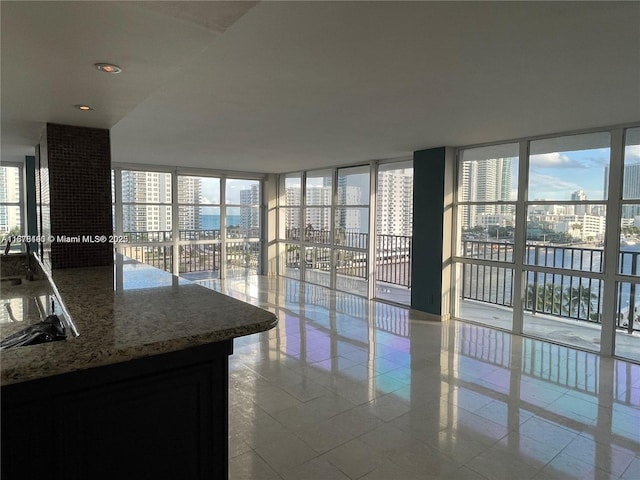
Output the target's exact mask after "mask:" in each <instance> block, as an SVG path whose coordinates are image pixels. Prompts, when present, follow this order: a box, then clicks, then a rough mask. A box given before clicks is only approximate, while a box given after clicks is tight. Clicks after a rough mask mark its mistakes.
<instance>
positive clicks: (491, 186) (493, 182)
mask: <svg viewBox="0 0 640 480" xmlns="http://www.w3.org/2000/svg"><path fill="white" fill-rule="evenodd" d="M513 160H514V159H513V158H494V159H487V160H469V161H464V162H462V163H461V172H460V180H461V181H460V183H459V184H460V189H461V191H460V200H461V201H463V202H487V203H493V202H497V201H508V200H511V190H512V186H513V179H512V173H511V172H512V162H513ZM511 210H512V207H511V206H510V205H495V204H489V205H469V206H468V207H466V208H464V209H463V214H462V226H463V227H467V228H471V227H474V226H476V225H479V224H481V222H480V221H479V219H480V218H481V217H483V216H487V215H491V216H493V215H496V214H503V215H510V214H511Z"/></svg>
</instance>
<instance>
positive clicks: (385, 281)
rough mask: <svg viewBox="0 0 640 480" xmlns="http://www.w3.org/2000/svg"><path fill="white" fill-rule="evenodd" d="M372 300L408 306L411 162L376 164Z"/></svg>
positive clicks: (409, 300) (411, 217) (411, 247)
mask: <svg viewBox="0 0 640 480" xmlns="http://www.w3.org/2000/svg"><path fill="white" fill-rule="evenodd" d="M375 218H376V225H375V232H376V237H375V242H376V243H375V256H376V265H375V267H376V272H375V281H376V285H375V297H376V298H378V299H381V300H388V301H392V302H395V303H400V304H403V305H409V304H410V303H411V254H412V250H413V242H412V239H413V162H412V161H411V160H409V161H405V162H393V163H385V164H380V165H378V177H377V188H376V216H375Z"/></svg>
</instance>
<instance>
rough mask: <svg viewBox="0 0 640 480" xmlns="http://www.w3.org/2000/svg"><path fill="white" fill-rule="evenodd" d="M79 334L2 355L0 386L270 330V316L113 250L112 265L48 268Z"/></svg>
mask: <svg viewBox="0 0 640 480" xmlns="http://www.w3.org/2000/svg"><path fill="white" fill-rule="evenodd" d="M51 277H52V280H53V283H54V285H55V287H56V288H57V290H58V293H59V296H60V300H61V301H62V303H63V304H64V306H65V307H66V313H68V314H69V316H70V318H71V320H72V321H73V323H74V324H75V326H76V328H77V330H78V332H79V336H77V337H73V336H71V335H69V336H68V338H67V340H64V341H60V342H52V343H45V344H39V345H31V346H27V347H19V348H14V349H10V350H5V351H3V352H2V355H1V359H0V360H1V361H0V371H1V384H2V385H9V384H12V383H18V382H24V381H28V380H35V379H38V378H43V377H47V376H52V375H58V374H63V373H68V372H72V371H75V370H83V369H89V368H93V367H98V366H103V365H110V364H115V363H120V362H126V361H128V360H133V359H136V358H141V357H148V356H152V355H158V354H161V353H166V352H171V351H177V350H183V349H186V348H189V347H193V346H198V345H204V344H208V343H213V342H218V341H222V340H228V339H231V338H235V337H240V336H243V335H249V334H252V333H257V332H261V331H265V330H269V329H270V328H272V327H274V326H275V325H276V324H277V322H278V320H277V318H276V316H275V315H274V314H273V313H271V312H268V311H266V310H263V309H261V308H258V307H255V306H253V305H249V304H247V303H244V302H242V301H240V300H237V299H234V298H231V297H229V296H226V295H223V294H221V293H218V292H215V291H213V290H210V289H207V288H205V287H202V286H200V285H197V284H195V283H192V282H189V281H188V280H185V279H182V278H179V277H176V276H174V275H171V274H169V273H166V272H164V271H162V270H159V269H157V268H154V267H151V266H149V265H145V264H142V263H139V262H136V261H135V260H131V259H129V258H127V257H123V256H121V255H119V254H118V255H116V257H115V263H114V266H113V267H90V268H73V269H64V270H54V271H53V272H52V273H51Z"/></svg>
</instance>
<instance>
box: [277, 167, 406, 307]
mask: <svg viewBox="0 0 640 480" xmlns="http://www.w3.org/2000/svg"><path fill="white" fill-rule="evenodd" d="M376 171H377V179H378V180H377V183H375V182H374V183H373V186H374V187H375V188H374V189H372V181H371V179H372V175H376ZM372 172H373V173H372ZM374 178H375V177H374ZM279 185H280V194H279V218H280V224H279V230H278V239H279V249H280V250H279V251H280V262H279V269H280V270H279V272H280V274H281V275H285V276H287V277H290V278H296V279H302V280H305V281H307V282H310V283H314V284H317V285H322V286H325V287H329V288H334V289H336V290H341V291H348V292H351V293H355V294H357V295H361V296H363V297H369V296H371V297H375V298H379V299H383V300H387V301H392V302H396V303H405V304H408V303H409V301H410V287H411V272H410V266H411V251H412V250H411V234H412V221H413V216H412V211H413V208H412V206H413V205H412V200H413V169H412V162H411V161H403V162H393V163H384V164H380V165H377V164H376V163H375V162H373V163H372V164H367V165H360V166H353V167H342V168H335V169H323V170H318V171H308V172H297V173H290V174H286V175H281V176H280V184H279ZM376 198H377V200H375V199H376ZM371 202H375V203H374V205H375V207H376V209H375V215H373V214H372V211H371V205H372V203H371ZM372 215H373V219H372ZM376 225H377V226H376ZM372 232H376V234H375V235H373V236H372V235H371V233H372ZM372 242H375V243H373V244H372ZM370 278H375V285H373V288H372V290H371V292H370V287H371V286H370V285H369V279H370Z"/></svg>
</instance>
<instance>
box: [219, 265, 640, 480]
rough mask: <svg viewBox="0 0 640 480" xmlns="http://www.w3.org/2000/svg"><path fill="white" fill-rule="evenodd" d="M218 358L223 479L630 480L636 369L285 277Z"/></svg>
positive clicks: (257, 299) (250, 291)
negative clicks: (249, 331) (251, 325)
mask: <svg viewBox="0 0 640 480" xmlns="http://www.w3.org/2000/svg"><path fill="white" fill-rule="evenodd" d="M208 286H209V287H210V288H215V289H217V290H220V291H223V292H225V293H227V294H230V295H233V296H235V297H237V298H240V299H242V300H245V301H248V302H250V303H253V304H256V305H260V306H262V307H264V308H266V309H268V310H271V311H273V312H274V313H276V314H277V315H278V317H279V319H280V323H279V325H278V327H276V328H274V329H273V330H271V331H269V332H265V333H262V334H258V335H251V336H247V337H243V338H241V339H238V340H237V341H236V343H235V353H234V355H233V356H232V357H231V359H230V398H229V400H230V413H229V425H230V452H229V467H230V478H231V479H251V480H259V479H294V480H303V479H321V480H331V479H336V480H340V479H362V480H373V479H385V480H403V479H432V478H442V479H451V480H453V479H508V480H512V479H518V480H520V479H529V478H533V479H571V478H577V479H601V478H602V479H605V478H606V479H610V478H611V479H625V480H638V479H640V365H636V364H632V363H628V362H623V361H619V360H614V359H611V358H601V357H599V356H598V355H595V354H592V353H588V352H584V351H579V350H574V349H571V348H568V347H561V346H558V345H553V344H549V343H546V342H542V341H538V340H532V339H528V338H523V337H518V336H514V335H510V334H508V333H505V332H502V331H498V330H492V329H489V328H485V327H482V326H478V325H472V324H467V323H464V322H457V321H450V322H444V323H439V322H430V321H426V320H424V319H420V316H419V314H417V313H416V312H410V311H409V310H407V309H404V308H400V307H395V306H390V305H386V304H382V303H379V302H370V301H367V300H365V299H363V298H360V297H356V296H354V295H349V294H346V293H340V292H330V291H329V290H328V289H326V288H323V287H317V286H313V285H309V284H304V283H301V282H298V281H296V280H288V279H284V278H267V277H256V276H250V277H246V278H241V279H230V280H225V281H220V280H216V281H209V282H208Z"/></svg>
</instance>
